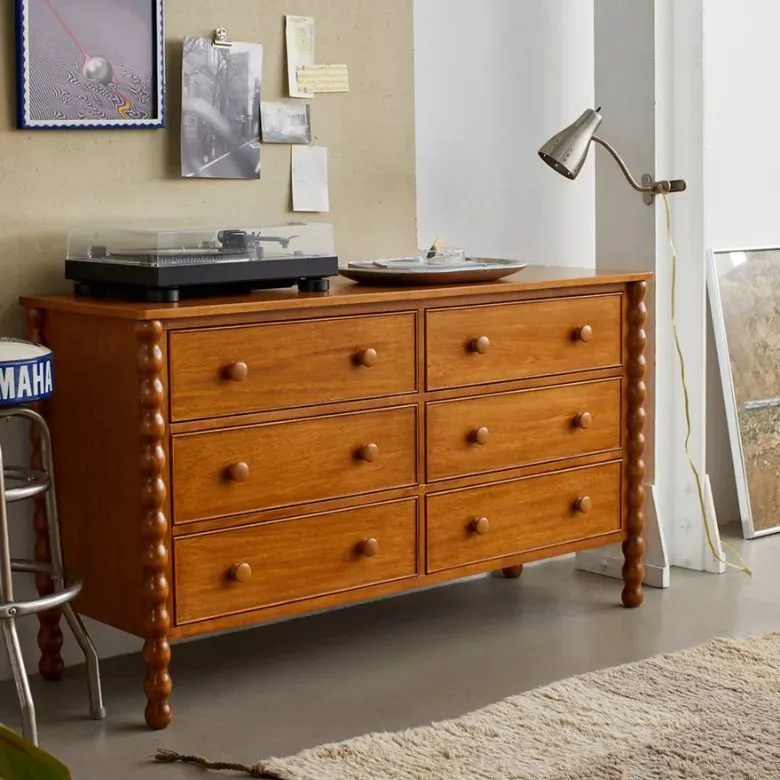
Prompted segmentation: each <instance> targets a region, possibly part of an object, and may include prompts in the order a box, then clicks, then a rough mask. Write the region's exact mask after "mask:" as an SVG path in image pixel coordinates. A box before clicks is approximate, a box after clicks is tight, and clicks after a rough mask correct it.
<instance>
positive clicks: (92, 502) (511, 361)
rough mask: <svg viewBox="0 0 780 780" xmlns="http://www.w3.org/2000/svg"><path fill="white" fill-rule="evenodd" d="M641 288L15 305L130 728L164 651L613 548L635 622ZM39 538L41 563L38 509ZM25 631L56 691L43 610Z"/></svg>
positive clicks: (152, 718) (639, 575)
mask: <svg viewBox="0 0 780 780" xmlns="http://www.w3.org/2000/svg"><path fill="white" fill-rule="evenodd" d="M648 279H649V276H648V275H647V274H620V273H605V272H595V271H590V270H583V271H578V270H572V269H563V268H548V267H528V268H526V269H525V270H523V271H521V272H519V273H518V274H516V275H515V276H513V277H511V278H509V279H508V280H504V281H501V282H495V283H486V284H479V285H460V286H451V287H418V288H389V287H388V288H370V287H365V286H361V285H357V284H354V283H352V282H347V281H337V282H336V283H334V284H333V285H332V287H331V291H330V292H329V293H324V294H298V293H296V292H294V291H292V290H291V291H287V290H284V291H273V292H261V293H257V294H255V295H251V296H245V297H236V298H212V299H198V300H190V301H185V302H182V303H179V304H146V303H132V302H121V301H114V300H103V299H85V298H75V297H71V296H52V297H40V298H25V299H23V301H22V302H23V304H24V306H26V308H27V313H28V322H29V337H30V338H31V339H32V340H34V341H37V342H41V343H44V344H46V345H48V346H49V347H51V349H52V350H53V353H54V360H55V394H54V396H53V398H52V399H51V400H50V401H49V402H47V404H46V407H45V408H44V409H43V411H44V413H45V414H46V416H47V418H48V420H49V423H50V426H51V430H52V435H53V438H54V455H55V463H56V468H57V475H56V476H57V489H58V500H59V504H60V509H61V523H62V536H63V545H64V552H65V558H66V563H67V565H68V566H69V567H71V568H72V569H73V570H75V571H78V572H80V573H81V574H83V576H84V578H85V581H86V584H85V588H84V591H83V592H82V594H81V596H80V599H79V601H78V602H77V603H78V606H79V609H80V611H81V612H82V613H83V614H85V615H88V616H90V617H92V618H95V619H97V620H99V621H102V622H104V623H107V624H109V625H111V626H115V627H117V628H119V629H123V630H124V631H128V632H130V633H133V634H136V635H138V636H140V637H143V638H144V639H145V646H144V654H143V657H144V663H145V667H146V680H145V691H146V696H147V707H146V722H147V723H148V724H149V726H150V727H153V728H164V727H165V726H167V725H168V723H169V722H170V720H171V717H172V710H171V706H170V704H169V697H170V694H171V678H170V674H169V671H168V666H169V661H170V656H171V650H170V645H169V641H171V640H174V639H178V638H182V637H189V636H193V635H196V634H205V633H208V632H212V631H217V630H221V629H225V628H229V627H234V626H239V625H245V624H251V623H257V622H261V621H263V620H268V619H271V618H277V617H279V616H283V615H290V614H293V613H304V612H310V611H313V610H319V609H323V608H327V607H329V606H333V605H337V604H345V603H347V602H352V601H358V600H365V599H368V598H371V597H375V596H381V595H387V594H390V593H398V592H401V591H406V590H410V589H413V588H417V587H421V586H424V585H429V584H432V583H438V582H443V581H446V580H454V579H457V578H459V577H465V576H470V575H474V574H478V573H481V572H488V571H492V570H495V571H503V572H504V574H505V575H506V576H508V577H517V576H519V574H520V572H521V571H522V565H523V563H525V562H528V561H533V560H537V559H541V558H545V557H549V556H555V555H560V554H563V553H569V552H573V551H577V550H583V549H586V548H591V547H597V546H601V545H606V544H609V543H612V542H618V541H622V542H623V550H624V554H625V566H624V569H623V578H624V588H623V603H624V604H625V605H626V606H629V607H636V606H639V604H640V603H641V602H642V579H643V572H644V569H643V557H644V541H643V537H642V534H643V525H644V514H643V504H644V488H643V476H644V462H643V457H644V450H645V441H644V435H643V428H644V423H645V408H644V405H645V395H646V390H645V384H644V376H645V358H644V355H643V352H644V348H645V343H646V338H647V337H646V333H645V321H646V312H645V304H644V297H645V292H646V284H647V280H648ZM33 457H34V458H37V457H39V451H38V447H37V446H36V443H35V442H34V447H33ZM34 523H35V531H36V556H37V557H38V558H39V559H45V558H46V557H47V555H48V540H47V537H46V525H45V515H44V509H43V507H42V506H41V507H39V508H38V510H37V512H36V516H35V520H34ZM38 587H39V589H40V590H41V591H46V589H47V588H50V587H51V583H50V582H48V581H46V579H45V578H44V579H42V580H41V581H40V582H39V583H38ZM40 620H41V626H40V631H39V644H40V647H41V651H42V658H41V662H40V670H41V672H42V674H43V675H44V676H45V677H47V678H50V679H57V678H58V677H59V675H60V674H61V673H62V659H61V657H60V649H61V644H62V635H61V633H60V629H59V625H58V624H59V615H58V614H57V613H56V612H49V613H45V614H43V615H41V617H40Z"/></svg>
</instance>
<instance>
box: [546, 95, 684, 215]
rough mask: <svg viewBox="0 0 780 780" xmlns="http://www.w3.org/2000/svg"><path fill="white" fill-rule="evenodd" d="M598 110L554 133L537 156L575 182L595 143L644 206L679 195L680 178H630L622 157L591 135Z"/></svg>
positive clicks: (680, 189)
mask: <svg viewBox="0 0 780 780" xmlns="http://www.w3.org/2000/svg"><path fill="white" fill-rule="evenodd" d="M599 111H601V108H597V109H596V110H595V111H594V110H593V109H592V108H589V109H587V110H586V111H584V112H583V113H582V115H581V116H580V117H579V119H577V120H575V121H574V122H572V124H570V125H569V126H568V127H566V128H564V129H563V130H561V132H560V133H556V134H555V135H554V136H553V137H552V138H551V139H550V140H549V141H547V143H546V144H544V146H542V148H541V149H540V150H539V156H540V157H541V158H542V159H543V160H544V161H545V162H546V163H547V164H548V165H549V166H550V167H551V168H552V169H553V170H555V171H558V173H560V174H561V175H562V176H565V177H566V178H567V179H576V178H577V174H579V172H580V170H581V169H582V166H583V164H584V163H585V158H586V157H587V156H588V151H589V150H590V142H591V141H595V142H596V143H598V144H601V145H602V146H603V147H604V148H605V149H606V150H607V151H608V152H609V153H610V154H611V155H612V156H613V157H614V158H615V162H616V163H617V164H618V165H619V166H620V170H621V171H623V173H624V175H625V177H626V179H628V183H629V184H630V185H631V186H632V187H633V188H634V189H635V190H636V191H637V192H641V193H642V197H643V198H644V201H645V203H647V205H648V206H649V205H651V204H652V203H653V198H654V197H655V196H656V195H661V194H666V193H669V192H682V191H683V190H684V189H685V188H686V186H687V185H686V183H685V180H684V179H672V180H670V181H667V180H662V181H655V180H654V179H653V177H652V176H650V174H645V175H644V176H642V181H641V183H639V182H637V181H636V179H634V177H633V176H632V175H631V172H630V171H629V170H628V166H627V165H626V164H625V162H623V158H622V157H621V156H620V155H619V154H618V153H617V152H616V151H615V149H614V148H613V147H612V146H610V144H608V143H607V142H606V141H605V140H604V139H603V138H599V137H598V136H597V135H595V133H596V130H597V129H598V127H599V125H600V124H601V122H602V116H601V114H600V113H599Z"/></svg>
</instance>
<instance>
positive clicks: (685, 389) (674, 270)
mask: <svg viewBox="0 0 780 780" xmlns="http://www.w3.org/2000/svg"><path fill="white" fill-rule="evenodd" d="M661 194H662V196H663V199H664V208H665V209H666V234H667V236H668V238H669V247H670V248H671V250H672V332H673V333H674V346H675V349H676V350H677V357H678V359H679V364H680V380H681V382H682V389H683V398H684V400H685V456H686V457H687V458H688V465H689V466H690V467H691V471H692V472H693V476H694V478H695V479H696V492H697V493H698V494H699V506H700V507H701V519H702V522H703V523H704V532H705V534H706V536H707V545H708V546H709V548H710V552H712V555H713V557H714V558H715V560H717V561H720V562H721V563H723V564H725V565H726V566H728V567H730V568H732V569H736V570H737V571H741V572H744V573H745V574H747V575H749V576H752V574H753V572H752V571H751V569H750V568H749V567H748V566H747V564H746V563H745V562H744V561H743V560H742V558H741V556H740V555H739V553H738V552H737V551H736V550H735V549H734V548H733V547H731V546H730V545H728V544H726V542H722V545H723V547H725V548H727V549H728V550H729V552H731V553H732V554H733V555H734V556H735V557H736V558H737V560H738V561H739V564H740V565H737V564H735V563H731V562H730V561H727V560H726V559H725V558H724V557H723V556H722V555H721V554H720V553H719V552H718V551H717V550H716V549H715V544H714V543H713V541H712V533H711V532H710V525H709V523H708V522H707V507H706V504H705V501H704V489H703V488H702V484H701V477H700V476H699V470H698V469H697V468H696V464H695V463H694V462H693V458H692V457H691V452H690V448H689V444H690V440H691V410H690V402H689V400H688V384H687V382H686V381H685V359H684V358H683V352H682V347H681V346H680V336H679V333H678V332H677V318H676V310H675V301H676V298H677V250H676V249H675V246H674V239H673V238H672V214H671V210H670V209H669V196H668V195H667V193H665V192H664V193H661Z"/></svg>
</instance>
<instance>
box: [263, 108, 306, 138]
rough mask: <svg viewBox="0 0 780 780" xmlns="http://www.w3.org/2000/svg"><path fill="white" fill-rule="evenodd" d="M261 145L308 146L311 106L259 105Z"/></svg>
mask: <svg viewBox="0 0 780 780" xmlns="http://www.w3.org/2000/svg"><path fill="white" fill-rule="evenodd" d="M260 117H261V120H262V128H263V143H266V144H310V143H311V106H310V105H309V104H308V103H272V102H265V101H264V102H262V103H261V104H260Z"/></svg>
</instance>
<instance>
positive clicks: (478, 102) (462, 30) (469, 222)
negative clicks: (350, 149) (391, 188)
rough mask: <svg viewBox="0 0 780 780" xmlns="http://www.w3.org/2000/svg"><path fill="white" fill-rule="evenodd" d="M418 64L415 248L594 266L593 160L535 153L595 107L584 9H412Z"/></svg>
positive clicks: (542, 4) (589, 25)
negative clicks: (578, 169)
mask: <svg viewBox="0 0 780 780" xmlns="http://www.w3.org/2000/svg"><path fill="white" fill-rule="evenodd" d="M415 58H416V91H417V92H416V102H417V191H418V219H419V225H418V236H419V243H420V245H421V246H428V245H430V243H431V242H432V241H433V239H434V238H436V237H437V236H442V237H443V238H444V239H445V242H446V243H447V244H448V245H450V246H462V247H464V248H465V249H466V250H467V251H468V253H469V254H471V255H474V256H478V255H482V256H492V257H505V258H513V259H515V258H517V259H521V260H523V261H526V262H532V263H542V264H552V265H568V266H584V267H593V266H594V264H595V198H594V173H593V171H594V168H593V160H592V159H590V160H589V161H588V163H587V165H586V167H585V169H584V170H583V171H582V173H581V174H580V177H579V178H578V179H577V181H576V182H570V181H567V180H566V179H564V178H563V177H561V176H558V175H556V174H555V173H553V171H551V170H550V169H549V168H547V166H545V165H544V164H543V163H542V162H541V160H539V158H538V156H537V154H536V152H537V149H538V148H539V147H540V146H541V145H542V143H543V142H544V141H545V140H547V138H548V137H549V136H551V135H552V134H553V133H555V132H557V131H558V130H560V129H561V128H562V127H564V126H565V125H567V124H569V123H570V122H571V121H573V120H574V119H575V118H576V117H577V116H579V114H580V113H582V111H583V110H584V109H585V108H587V107H592V105H593V99H594V97H593V61H594V53H593V2H592V0H522V2H520V1H519V0H415ZM592 156H593V155H591V157H592Z"/></svg>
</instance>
